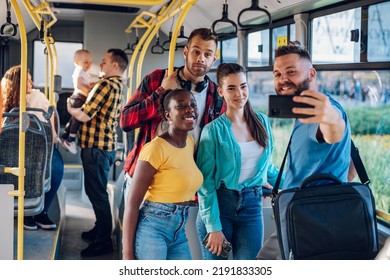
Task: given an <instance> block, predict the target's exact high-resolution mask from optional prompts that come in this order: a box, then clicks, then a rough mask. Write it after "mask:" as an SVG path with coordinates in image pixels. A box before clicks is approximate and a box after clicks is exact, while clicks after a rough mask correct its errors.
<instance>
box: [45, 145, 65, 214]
mask: <svg viewBox="0 0 390 280" xmlns="http://www.w3.org/2000/svg"><path fill="white" fill-rule="evenodd" d="M63 175H64V161H63V160H62V156H61V153H60V152H59V151H58V149H57V148H54V149H53V157H52V160H51V181H50V182H51V186H50V190H49V191H48V192H47V193H45V207H44V208H43V211H42V212H44V213H47V212H48V211H49V208H50V205H51V203H52V202H53V200H54V198H55V197H56V195H57V191H58V189H59V188H60V186H61V181H62V177H63Z"/></svg>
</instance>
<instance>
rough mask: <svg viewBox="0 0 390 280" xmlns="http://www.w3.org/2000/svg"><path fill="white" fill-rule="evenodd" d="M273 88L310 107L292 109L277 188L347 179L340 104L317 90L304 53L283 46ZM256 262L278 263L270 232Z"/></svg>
mask: <svg viewBox="0 0 390 280" xmlns="http://www.w3.org/2000/svg"><path fill="white" fill-rule="evenodd" d="M273 73H274V86H275V91H276V93H277V94H278V95H283V96H293V98H292V99H293V101H294V102H299V103H303V104H306V105H310V106H311V107H294V108H292V112H293V113H294V114H300V115H308V117H305V118H297V119H296V121H295V125H294V129H293V132H292V137H291V144H290V149H289V152H288V156H287V161H288V163H287V170H286V177H285V180H284V182H283V183H282V184H281V187H282V189H289V188H295V187H299V186H300V184H301V183H302V181H303V180H304V179H305V178H306V177H308V176H310V175H312V174H317V173H330V174H332V175H334V176H336V177H337V178H339V179H340V180H341V181H347V176H348V170H349V165H350V152H351V130H350V126H349V120H348V117H347V114H346V113H345V111H344V109H343V108H342V106H341V105H340V104H339V103H338V102H336V101H335V100H334V99H333V98H332V97H331V96H329V95H327V94H323V93H320V92H318V90H317V88H316V85H315V78H316V75H317V72H316V70H315V69H314V68H313V65H312V63H311V57H310V54H309V53H308V52H307V50H305V49H303V48H301V47H297V46H282V47H279V48H278V49H276V51H275V62H274V69H273ZM257 259H281V254H280V250H279V245H278V240H277V234H276V232H275V233H273V234H271V236H270V237H269V239H268V240H266V242H265V243H264V245H263V247H262V249H261V250H260V252H259V254H258V255H257Z"/></svg>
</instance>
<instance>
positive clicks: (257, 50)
mask: <svg viewBox="0 0 390 280" xmlns="http://www.w3.org/2000/svg"><path fill="white" fill-rule="evenodd" d="M269 47H270V44H269V29H267V30H262V31H256V32H252V33H249V34H248V43H247V53H248V60H247V61H248V62H247V66H249V67H256V66H268V65H269Z"/></svg>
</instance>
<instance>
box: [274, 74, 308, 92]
mask: <svg viewBox="0 0 390 280" xmlns="http://www.w3.org/2000/svg"><path fill="white" fill-rule="evenodd" d="M285 85H287V86H290V87H295V88H296V90H295V91H294V93H293V95H300V94H301V92H302V91H304V90H308V89H309V85H310V78H307V79H305V80H303V81H302V82H301V83H299V84H298V85H295V84H293V83H286V84H285ZM275 92H276V93H278V94H280V92H279V91H278V90H277V88H275Z"/></svg>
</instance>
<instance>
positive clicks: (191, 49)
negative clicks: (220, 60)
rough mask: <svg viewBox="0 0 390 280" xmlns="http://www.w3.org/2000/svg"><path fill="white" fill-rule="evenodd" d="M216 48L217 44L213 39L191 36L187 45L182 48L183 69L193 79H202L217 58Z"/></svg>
mask: <svg viewBox="0 0 390 280" xmlns="http://www.w3.org/2000/svg"><path fill="white" fill-rule="evenodd" d="M216 50H217V45H216V44H215V41H213V40H208V41H205V40H203V39H202V38H201V37H200V36H195V37H193V38H192V40H191V42H189V44H188V46H186V47H185V48H184V52H183V54H184V60H185V66H186V67H185V68H186V69H185V70H186V71H188V72H189V74H191V75H192V76H193V77H194V79H196V78H202V79H203V77H204V76H205V75H206V73H207V72H208V71H210V69H211V66H212V65H213V63H214V62H215V60H216V59H217V57H216ZM186 78H188V77H186Z"/></svg>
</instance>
